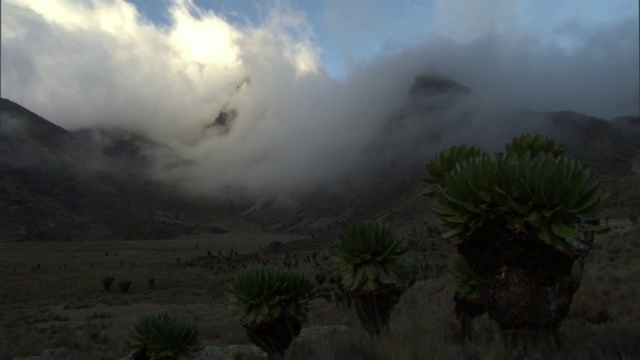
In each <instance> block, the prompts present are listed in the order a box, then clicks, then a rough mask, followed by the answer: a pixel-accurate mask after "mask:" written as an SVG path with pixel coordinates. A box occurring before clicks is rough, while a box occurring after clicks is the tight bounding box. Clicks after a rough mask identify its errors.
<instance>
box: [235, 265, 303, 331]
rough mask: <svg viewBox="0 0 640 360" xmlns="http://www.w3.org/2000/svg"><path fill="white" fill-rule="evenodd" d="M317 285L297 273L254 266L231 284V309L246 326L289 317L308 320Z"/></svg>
mask: <svg viewBox="0 0 640 360" xmlns="http://www.w3.org/2000/svg"><path fill="white" fill-rule="evenodd" d="M314 290H315V283H314V282H313V281H312V280H311V279H310V278H308V277H307V276H306V275H305V274H303V273H301V272H299V271H296V270H285V269H281V268H278V267H276V266H271V265H252V266H249V267H248V268H246V269H244V270H243V271H241V272H240V273H238V274H237V275H236V276H235V277H234V278H233V280H232V281H231V283H230V285H229V292H228V293H227V296H228V297H229V300H230V301H231V310H232V311H233V312H234V313H235V314H236V316H237V318H238V320H239V321H240V322H241V323H242V324H243V325H255V324H260V323H263V322H266V321H270V320H273V319H275V318H277V317H279V316H281V315H284V314H289V315H291V316H293V317H295V318H296V319H298V320H300V321H304V320H305V319H306V317H307V314H308V312H309V305H308V303H309V301H310V300H311V299H313V298H314V296H315V291H314Z"/></svg>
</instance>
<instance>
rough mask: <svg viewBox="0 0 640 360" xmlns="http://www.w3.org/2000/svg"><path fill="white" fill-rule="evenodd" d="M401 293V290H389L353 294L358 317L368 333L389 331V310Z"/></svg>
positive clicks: (377, 333)
mask: <svg viewBox="0 0 640 360" xmlns="http://www.w3.org/2000/svg"><path fill="white" fill-rule="evenodd" d="M401 294H402V292H401V291H397V290H389V291H385V292H383V293H367V294H358V295H356V296H355V305H356V313H357V314H358V319H359V320H360V323H361V324H362V326H363V327H364V329H365V330H366V331H367V332H368V333H369V334H370V335H380V334H382V333H387V332H388V331H389V319H390V318H391V310H393V307H394V306H395V305H396V304H397V303H398V301H399V300H400V295H401Z"/></svg>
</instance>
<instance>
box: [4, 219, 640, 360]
mask: <svg viewBox="0 0 640 360" xmlns="http://www.w3.org/2000/svg"><path fill="white" fill-rule="evenodd" d="M263 235H264V234H244V235H237V236H239V238H238V239H232V240H237V242H236V244H240V243H243V245H244V246H243V247H236V248H235V250H234V251H237V252H238V253H239V254H238V256H237V258H235V260H233V259H232V260H229V261H227V260H224V259H222V260H219V261H218V262H215V261H214V262H213V263H211V262H207V261H205V260H206V259H208V258H215V254H217V253H218V250H221V251H223V254H226V255H225V256H224V257H227V255H228V254H229V253H230V252H231V246H229V245H228V242H227V241H214V240H211V239H209V240H206V239H188V240H181V241H179V242H147V243H144V244H143V243H139V242H129V243H127V242H119V243H115V242H114V243H112V244H104V243H103V244H100V245H94V246H85V245H83V244H66V245H65V244H37V245H33V244H29V245H30V246H31V248H29V247H26V250H25V248H20V247H18V246H3V249H2V250H3V251H2V252H1V253H0V257H1V258H2V262H0V271H1V276H2V282H1V283H0V360H10V359H13V358H14V357H18V356H29V355H35V354H39V353H40V352H42V351H43V350H45V349H58V348H61V347H64V348H65V351H64V353H63V355H61V356H60V357H59V358H60V359H71V360H73V359H118V358H120V357H123V356H126V355H127V354H128V353H129V351H130V349H129V348H128V347H127V341H128V335H129V332H130V331H131V330H132V329H133V324H134V323H135V322H136V321H137V319H138V318H139V317H140V316H143V315H145V314H147V313H149V312H153V311H157V310H168V311H172V312H175V313H176V314H178V315H180V316H182V317H184V318H186V319H189V320H192V321H194V322H195V323H196V324H197V325H198V327H199V329H200V332H201V334H202V337H203V340H204V342H205V346H207V345H218V346H226V345H231V344H246V343H248V342H249V341H248V339H247V338H246V334H245V333H244V330H243V329H242V327H241V326H240V325H239V324H238V323H237V322H236V321H235V320H234V319H233V316H232V314H231V312H230V311H229V310H228V308H227V300H226V298H225V297H224V294H223V291H224V290H225V289H226V288H225V284H226V283H227V282H228V280H229V279H230V278H231V276H233V274H234V272H235V271H237V269H238V268H239V267H241V266H242V265H243V264H248V263H253V262H256V261H260V262H263V261H264V262H266V261H269V262H270V263H278V264H282V263H283V261H285V260H287V259H288V260H289V261H291V259H298V263H299V265H298V266H299V267H300V268H301V269H303V270H304V271H308V272H309V273H310V275H311V274H313V273H314V268H315V264H313V263H312V262H306V261H304V259H306V255H311V254H313V253H316V256H317V257H321V256H322V255H323V253H322V250H323V248H322V247H320V246H318V245H317V244H316V245H314V244H311V243H309V244H307V245H301V244H305V243H304V241H302V242H295V241H294V242H290V241H292V240H295V238H292V237H290V236H283V237H282V238H280V240H282V241H283V243H284V245H283V248H282V249H278V250H277V251H276V250H274V249H271V248H270V247H269V243H270V242H272V241H273V240H274V239H275V237H274V236H275V235H274V234H270V235H269V237H268V240H267V241H266V242H263V243H260V242H259V241H260V240H259V239H263ZM240 237H242V239H240ZM227 240H229V239H227ZM429 241H435V240H433V239H430V240H429ZM252 244H253V245H252ZM287 244H292V246H291V247H287V246H288V245H287ZM437 248H438V249H439V250H437V251H434V250H432V249H433V247H432V246H431V245H430V244H429V245H428V246H425V247H423V248H422V250H414V251H413V252H412V254H411V255H412V256H413V257H415V259H416V260H417V261H419V262H420V261H424V259H427V260H428V262H429V264H430V267H429V270H428V274H421V276H420V280H419V281H418V282H417V283H416V284H415V285H414V286H413V287H412V288H410V289H409V290H408V291H407V292H406V293H405V294H404V295H403V297H402V298H401V301H400V302H399V303H398V304H397V305H396V307H395V309H394V312H393V314H392V317H391V321H390V333H389V334H388V335H384V336H381V337H379V338H375V339H371V338H370V337H369V335H368V334H367V333H366V332H365V331H364V330H362V328H361V325H360V324H359V322H358V320H357V318H356V316H355V310H354V309H344V308H342V307H339V306H336V304H334V303H328V302H326V301H325V300H322V299H318V300H315V301H314V302H313V308H312V311H311V313H310V318H309V322H308V323H307V324H305V325H304V326H305V327H315V326H332V325H345V326H346V327H347V328H348V329H349V330H348V331H344V332H339V333H329V334H326V335H323V336H318V337H315V338H314V340H313V341H296V342H294V343H293V344H292V345H291V347H290V348H289V350H288V351H287V353H286V359H317V360H342V359H344V360H346V359H349V360H352V359H363V360H365V359H366V360H378V359H385V360H386V359H390V360H391V359H393V360H403V359H453V360H457V359H465V360H467V359H469V360H475V359H489V360H497V359H503V358H505V353H504V350H503V347H502V344H501V340H500V335H499V331H498V328H497V325H496V324H495V323H494V322H493V321H491V320H489V319H488V318H487V317H486V315H485V316H483V317H480V318H478V319H476V321H475V323H474V340H473V341H472V342H467V343H465V342H463V341H462V340H461V336H460V333H459V327H458V323H457V322H456V320H455V317H454V314H453V301H452V298H453V289H452V287H451V285H450V284H449V282H448V279H447V274H446V271H444V269H443V264H446V263H447V262H448V261H449V260H450V259H451V258H452V257H453V255H454V254H453V251H452V247H447V246H438V247H437ZM291 249H293V250H291ZM105 252H109V255H105ZM285 253H286V254H287V255H286V256H287V259H285ZM43 254H45V255H43ZM210 254H212V255H211V256H210ZM243 254H244V255H246V256H242V255H243ZM256 254H257V259H256ZM294 255H295V258H294ZM176 258H180V259H181V261H180V262H179V263H178V262H177V261H176ZM203 258H204V259H205V260H203ZM192 259H200V260H198V261H192V262H190V263H188V261H187V260H192ZM25 261H26V262H25ZM216 261H217V260H216ZM185 262H187V263H188V264H185ZM21 264H27V265H28V266H26V265H21ZM38 264H40V268H38V267H37V265H38ZM214 265H215V266H214ZM320 265H322V264H320ZM105 275H110V276H114V277H115V278H116V282H117V281H120V280H130V281H132V286H131V289H130V291H129V292H128V293H126V294H124V293H121V292H119V291H114V289H112V291H111V292H109V293H106V292H104V291H103V289H102V284H101V279H102V277H104V276H105ZM149 278H155V279H156V281H155V285H154V287H153V288H149V286H148V284H147V280H148V279H149ZM639 296H640V226H639V225H635V226H631V225H630V224H626V225H624V226H623V225H620V226H618V228H617V229H614V230H613V231H612V232H610V233H608V234H606V235H602V236H599V237H598V238H597V240H596V247H595V249H594V250H593V251H592V252H591V253H590V254H589V256H588V258H587V259H586V264H585V271H584V275H583V282H582V286H581V288H580V289H579V290H578V292H577V293H576V295H575V298H574V303H573V305H572V308H571V311H570V313H569V316H568V318H567V319H566V320H565V321H564V322H563V324H562V326H561V328H560V332H561V336H562V349H561V354H560V356H559V357H558V358H559V359H587V360H599V359H621V360H629V359H640V305H639V304H640V300H639ZM235 358H236V359H245V360H246V359H251V358H252V357H251V356H248V355H247V356H243V355H240V354H238V355H237V356H236V357H235ZM253 358H256V356H254V357H253Z"/></svg>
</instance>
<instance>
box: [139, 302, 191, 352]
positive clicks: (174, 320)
mask: <svg viewBox="0 0 640 360" xmlns="http://www.w3.org/2000/svg"><path fill="white" fill-rule="evenodd" d="M130 337H131V339H132V340H133V342H132V344H131V347H132V348H134V349H136V350H137V351H138V352H144V353H145V354H143V355H141V356H146V358H149V359H158V360H182V359H192V358H194V357H195V356H196V354H197V353H198V352H199V351H200V350H202V340H201V338H200V332H199V331H198V328H197V327H196V326H195V325H194V324H193V323H191V322H188V321H185V320H183V319H181V318H179V317H178V316H176V315H174V314H171V313H168V312H165V311H161V312H157V313H152V314H149V315H146V316H143V317H142V318H140V319H139V320H138V322H137V323H136V324H135V325H134V331H133V332H132V333H131V334H130Z"/></svg>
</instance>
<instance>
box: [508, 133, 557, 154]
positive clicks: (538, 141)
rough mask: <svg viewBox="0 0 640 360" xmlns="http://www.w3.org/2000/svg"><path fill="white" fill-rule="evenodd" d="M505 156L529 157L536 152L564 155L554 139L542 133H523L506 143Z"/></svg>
mask: <svg viewBox="0 0 640 360" xmlns="http://www.w3.org/2000/svg"><path fill="white" fill-rule="evenodd" d="M506 150H507V151H506V154H507V156H516V157H521V156H526V155H528V156H529V157H531V158H534V157H536V156H537V155H538V154H541V153H542V154H551V155H553V156H554V157H556V158H557V157H559V156H561V155H564V149H562V148H560V147H559V146H557V145H556V143H555V141H553V140H552V139H549V138H546V137H544V136H542V135H535V136H534V135H531V134H525V135H522V136H520V137H517V138H514V139H513V140H512V141H511V143H508V144H507V145H506Z"/></svg>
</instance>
